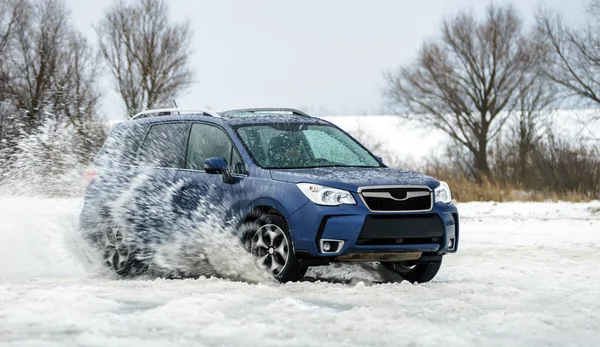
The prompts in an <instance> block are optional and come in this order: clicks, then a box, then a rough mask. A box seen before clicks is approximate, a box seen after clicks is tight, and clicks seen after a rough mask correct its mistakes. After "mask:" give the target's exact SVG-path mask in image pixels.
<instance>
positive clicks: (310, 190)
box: [296, 183, 356, 206]
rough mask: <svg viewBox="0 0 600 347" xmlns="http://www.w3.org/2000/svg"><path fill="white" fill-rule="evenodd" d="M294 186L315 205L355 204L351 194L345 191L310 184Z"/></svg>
mask: <svg viewBox="0 0 600 347" xmlns="http://www.w3.org/2000/svg"><path fill="white" fill-rule="evenodd" d="M296 185H297V186H298V188H300V191H301V192H302V193H304V195H306V197H307V198H309V199H310V201H312V202H314V203H315V204H317V205H327V206H337V205H344V204H346V205H355V204H356V201H355V200H354V197H352V194H351V193H350V192H347V191H345V190H341V189H335V188H329V187H324V186H320V185H318V184H312V183H298V184H296Z"/></svg>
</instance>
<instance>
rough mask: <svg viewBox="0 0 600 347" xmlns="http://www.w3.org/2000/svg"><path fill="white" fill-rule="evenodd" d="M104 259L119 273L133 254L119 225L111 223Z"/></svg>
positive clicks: (106, 234) (107, 233)
mask: <svg viewBox="0 0 600 347" xmlns="http://www.w3.org/2000/svg"><path fill="white" fill-rule="evenodd" d="M105 236H106V241H105V243H104V250H105V252H104V261H105V262H106V263H107V264H108V265H109V266H110V267H111V268H112V269H113V270H114V271H115V272H117V273H119V272H121V271H123V270H124V269H125V267H126V266H127V261H128V260H129V256H130V254H131V249H130V247H129V245H128V244H127V243H126V242H124V237H123V233H122V232H121V230H120V228H119V227H118V226H114V225H110V226H109V227H108V229H107V230H106V233H105Z"/></svg>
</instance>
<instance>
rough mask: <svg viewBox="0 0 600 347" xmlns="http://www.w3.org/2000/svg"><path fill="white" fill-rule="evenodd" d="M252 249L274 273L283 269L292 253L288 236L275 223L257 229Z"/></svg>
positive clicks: (260, 262) (259, 260) (261, 262)
mask: <svg viewBox="0 0 600 347" xmlns="http://www.w3.org/2000/svg"><path fill="white" fill-rule="evenodd" d="M250 250H251V252H252V254H254V255H255V256H256V257H257V258H258V263H259V264H260V265H262V266H265V267H266V268H267V269H269V271H270V272H271V273H273V275H278V274H280V273H281V271H283V269H284V268H285V265H286V264H287V262H288V259H289V255H290V253H289V252H290V245H289V241H288V238H287V236H286V235H285V233H284V232H283V230H281V228H279V227H278V226H277V225H275V224H266V225H263V226H262V227H260V229H258V230H257V231H256V233H255V234H254V237H252V245H251V248H250Z"/></svg>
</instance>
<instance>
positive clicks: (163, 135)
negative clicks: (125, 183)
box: [138, 123, 187, 168]
mask: <svg viewBox="0 0 600 347" xmlns="http://www.w3.org/2000/svg"><path fill="white" fill-rule="evenodd" d="M186 130H187V123H167V124H157V125H153V126H152V127H151V128H150V130H149V131H148V135H147V136H146V138H145V139H144V143H143V144H142V148H141V149H140V152H139V153H138V160H139V162H140V164H141V165H146V166H156V167H167V168H179V167H181V163H182V161H183V151H184V146H183V144H184V141H185V137H186Z"/></svg>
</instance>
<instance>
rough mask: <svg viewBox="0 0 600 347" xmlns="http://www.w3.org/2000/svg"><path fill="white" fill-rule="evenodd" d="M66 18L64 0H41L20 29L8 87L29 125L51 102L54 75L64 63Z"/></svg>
mask: <svg viewBox="0 0 600 347" xmlns="http://www.w3.org/2000/svg"><path fill="white" fill-rule="evenodd" d="M67 19H68V12H67V11H66V8H65V6H64V3H63V2H62V1H61V0H38V1H36V3H35V4H34V5H33V6H32V10H31V13H30V21H29V23H28V25H26V26H23V27H21V28H20V29H19V30H18V33H17V42H16V44H15V46H16V47H15V52H14V54H13V55H12V56H11V60H12V65H13V69H14V71H13V72H12V73H13V77H12V80H13V82H12V83H11V84H10V86H9V90H10V92H11V94H12V95H13V96H14V97H15V98H16V99H17V100H16V102H17V105H18V107H19V109H21V110H24V112H25V114H26V119H27V123H28V125H29V126H30V127H33V126H34V125H35V124H36V122H37V121H38V120H39V115H40V113H41V112H42V111H43V109H44V107H45V106H46V105H47V103H48V102H49V98H50V96H49V93H48V91H49V90H50V83H51V80H52V76H53V74H55V73H56V71H57V70H58V67H59V65H60V64H62V63H63V61H62V58H63V49H62V48H63V44H64V42H65V38H66V35H67V32H68V31H67V30H68V23H67Z"/></svg>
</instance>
